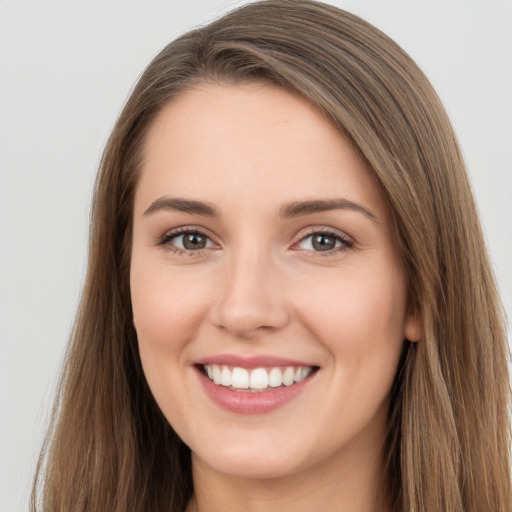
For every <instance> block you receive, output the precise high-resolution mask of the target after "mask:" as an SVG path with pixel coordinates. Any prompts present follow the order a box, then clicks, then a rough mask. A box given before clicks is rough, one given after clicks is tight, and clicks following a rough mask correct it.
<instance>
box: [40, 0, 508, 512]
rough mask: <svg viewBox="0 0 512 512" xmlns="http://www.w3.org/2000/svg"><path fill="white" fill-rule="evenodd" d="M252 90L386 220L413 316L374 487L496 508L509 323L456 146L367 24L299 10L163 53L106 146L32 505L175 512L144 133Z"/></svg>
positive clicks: (396, 497) (203, 31)
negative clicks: (140, 335) (322, 142)
mask: <svg viewBox="0 0 512 512" xmlns="http://www.w3.org/2000/svg"><path fill="white" fill-rule="evenodd" d="M253 80H257V81H264V82H267V83H272V84H275V85H277V86H279V87H283V88H285V89H287V90H289V91H292V92H293V93H295V94H299V95H301V96H302V97H304V98H306V99H307V100H309V101H310V102H311V103H313V104H314V105H316V106H317V107H318V108H319V109H320V110H321V111H322V112H323V113H324V114H325V116H326V117H327V118H328V119H330V120H331V121H332V122H333V123H334V124H335V125H336V126H337V127H338V128H339V130H340V132H341V133H342V134H343V135H344V136H345V137H347V139H348V140H349V141H350V142H351V143H352V145H353V147H354V148H355V150H356V151H357V152H358V153H359V154H360V156H361V158H362V159H363V160H364V161H365V163H366V165H367V167H368V170H369V172H371V173H372V174H373V176H374V177H375V179H376V180H377V182H378V183H379V185H380V187H381V189H382V193H383V195H384V197H385V198H386V200H387V202H388V204H389V207H390V210H391V212H392V217H393V221H394V224H395V229H396V233H397V237H398V240H399V243H400V248H401V253H402V257H403V259H404V262H405V265H406V268H407V273H408V280H409V295H410V303H411V307H412V308H414V310H415V311H416V314H417V315H418V316H419V317H420V318H421V320H422V325H423V336H422V339H421V340H420V341H419V342H418V343H414V344H410V343H408V342H406V345H405V346H404V353H403V357H402V360H401V363H400V366H399V369H398V372H397V377H396V379H395V383H394V386H393V389H392V406H391V410H390V412H389V434H388V439H387V444H386V454H385V455H386V478H387V482H388V487H389V495H390V506H391V507H392V508H393V510H394V511H402V512H406V511H413V512H437V511H463V512H482V511H491V510H492V511H493V512H508V511H509V510H510V504H511V503H512V492H511V485H510V468H509V442H510V437H509V421H508V405H509V381H508V372H507V356H508V353H507V341H506V334H505V327H504V325H505V324H504V316H503V312H502V308H501V305H500V302H499V298H498V295H497V292H496V286H495V283H494V280H493V276H492V273H491V270H490V266H489V262H488V257H487V253H486V248H485V245H484V241H483V237H482V233H481V229H480V225H479V221H478V218H477V213H476V208H475V204H474V200H473V197H472V194H471V190H470V186H469V183H468V178H467V175H466V171H465V166H464V162H463V159H462V157H461V154H460V151H459V148H458V144H457V140H456V137H455V135H454V133H453V130H452V128H451V125H450V122H449V120H448V118H447V116H446V113H445V111H444V109H443V107H442V105H441V103H440V101H439V99H438V97H437V95H436V94H435V92H434V91H433V89H432V87H431V86H430V84H429V82H428V80H427V79H426V78H425V76H424V75H423V73H422V72H421V71H420V70H419V68H418V67H417V66H416V64H415V63H414V62H413V61H412V59H411V58H410V57H409V56H408V55H407V54H406V53H405V52H404V51H403V50H402V49H401V48H399V47H398V46H397V45H396V44H395V43H394V42H393V41H392V40H390V39H389V38H388V37H387V36H385V35H384V34H382V33H381V32H380V31H379V30H377V29H376V28H375V27H373V26H371V25H370V24H368V23H366V22H365V21H363V20H361V19H359V18H358V17H356V16H353V15H351V14H349V13H347V12H344V11H341V10H339V9H337V8H334V7H331V6H328V5H324V4H321V3H317V2H313V1H308V0H268V1H263V2H257V3H253V4H249V5H246V6H244V7H241V8H239V9H237V10H235V11H233V12H231V13H229V14H227V15H225V16H224V17H222V18H220V19H219V20H217V21H214V22H213V23H211V24H209V25H207V26H205V27H202V28H200V29H197V30H194V31H191V32H189V33H187V34H185V35H184V36H182V37H180V38H179V39H177V40H176V41H174V42H172V43H171V44H169V45H168V46H167V47H166V48H165V49H164V50H163V51H162V52H161V53H160V54H159V55H158V56H157V57H156V58H155V59H154V60H153V62H151V64H150V65H149V66H148V68H147V69H146V71H145V72H144V73H143V75H142V76H141V78H140V80H139V81H138V83H137V85H136V87H135V89H134V91H133V93H132V95H131V97H130V98H129V100H128V102H127V104H126V106H125V107H124V109H123V111H122V113H121V115H120V117H119V119H118V121H117V124H116V126H115V128H114V130H113V132H112V135H111V137H110V139H109V141H108V144H107V147H106V149H105V152H104V155H103V159H102V162H101V167H100V171H99V175H98V178H97V182H96V187H95V194H94V201H93V208H92V219H91V232H90V248H89V264H88V269H87V277H86V282H85V286H84V290H83V295H82V299H81V304H80V308H79V311H78V314H77V318H76V322H75V326H74V330H73V333H72V337H71V342H70V345H69V349H68V352H67V355H66V360H65V366H64V371H63V373H62V376H61V380H60V385H59V392H58V396H57V399H56V403H55V408H54V412H53V422H52V425H51V427H50V429H49V431H48V435H47V439H46V443H45V448H44V449H43V451H42V454H41V457H40V462H39V466H38V471H37V475H36V479H35V483H34V490H33V495H32V510H33V511H36V510H39V505H38V503H40V504H41V510H45V511H48V512H78V511H84V512H85V511H95V512H97V511H100V510H108V511H113V512H114V511H115V512H128V511H134V512H135V511H137V512H143V511H147V512H159V511H162V512H163V511H175V512H178V511H179V512H181V511H183V510H184V508H185V506H186V503H187V501H188V499H189V498H190V496H191V493H192V490H193V487H192V477H191V468H190V453H189V450H188V448H187V447H186V446H185V445H184V444H183V443H182V442H181V441H180V439H179V438H178V437H177V435H176V434H175V433H174V431H173V430H172V427H171V426H170V425H169V424H168V423H167V421H166V420H165V418H164V417H163V415H162V413H161V412H160V410H159V409H158V406H157V405H156V403H155V401H154V399H153V397H152V395H151V393H150V391H149V388H148V386H147V383H146V381H145V378H144V374H143V371H142V367H141V363H140V359H139V355H138V348H137V339H136V335H135V331H134V328H133V325H132V313H131V303H130V290H129V275H128V274H129V265H130V245H131V226H132V215H133V212H132V210H133V196H134V190H135V187H136V183H137V175H138V172H139V170H140V164H141V158H142V151H143V146H144V140H145V136H146V134H147V133H148V130H149V129H150V127H151V126H152V122H153V120H154V119H155V116H156V115H157V114H158V112H159V111H160V110H161V109H162V107H163V106H164V105H166V104H167V103H168V102H169V101H172V99H173V98H174V97H175V96H176V95H177V94H179V93H180V92H182V91H184V90H186V89H188V88H191V87H194V86H195V85H196V84H199V83H204V82H230V83H237V82H244V81H253Z"/></svg>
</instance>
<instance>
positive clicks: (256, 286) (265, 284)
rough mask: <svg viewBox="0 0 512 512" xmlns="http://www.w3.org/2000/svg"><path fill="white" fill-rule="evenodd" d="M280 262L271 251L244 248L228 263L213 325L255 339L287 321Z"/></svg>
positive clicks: (234, 253) (238, 250) (235, 251)
mask: <svg viewBox="0 0 512 512" xmlns="http://www.w3.org/2000/svg"><path fill="white" fill-rule="evenodd" d="M276 267H277V262H276V261H275V259H274V258H273V257H272V254H271V252H270V251H269V250H267V249H264V248H262V247H254V246H253V245H252V244H251V245H250V246H248V245H243V246H241V247H239V248H238V249H234V250H233V251H232V252H231V254H230V255H229V257H228V258H227V261H226V269H225V273H224V276H225V277H224V280H223V283H222V286H221V288H220V289H219V294H218V297H217V303H216V307H215V315H214V322H215V323H216V324H217V325H218V326H219V327H222V328H224V329H226V330H228V331H229V332H231V333H232V334H234V335H236V336H241V337H252V336H255V335H256V334H257V333H263V332H268V331H270V330H274V329H278V328H280V327H283V326H284V325H285V324H286V323H287V321H288V312H287V308H286V303H285V300H284V294H283V291H284V290H282V289H281V288H280V279H279V271H278V268H276Z"/></svg>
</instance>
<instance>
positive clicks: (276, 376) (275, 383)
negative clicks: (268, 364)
mask: <svg viewBox="0 0 512 512" xmlns="http://www.w3.org/2000/svg"><path fill="white" fill-rule="evenodd" d="M268 384H269V386H270V387H271V388H278V387H279V386H281V385H282V384H283V374H282V372H281V370H280V369H279V368H272V370H270V373H269V374H268Z"/></svg>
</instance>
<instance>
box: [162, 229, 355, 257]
mask: <svg viewBox="0 0 512 512" xmlns="http://www.w3.org/2000/svg"><path fill="white" fill-rule="evenodd" d="M183 235H198V236H202V237H205V238H206V239H208V240H210V241H211V239H210V237H209V236H208V235H206V234H205V233H204V232H202V231H201V230H199V229H196V228H190V227H183V228H177V229H176V230H174V231H171V232H169V233H166V234H164V235H163V236H162V237H160V238H159V239H158V240H157V242H156V245H157V246H161V247H164V248H165V249H166V250H167V251H169V252H171V253H172V254H177V255H179V256H181V255H188V256H196V255H199V254H201V253H202V251H203V250H204V249H206V248H202V249H181V248H179V247H176V246H174V245H172V243H171V241H172V240H173V239H175V238H178V237H179V236H183ZM314 235H320V236H325V237H329V238H333V239H334V241H335V242H340V246H339V247H335V248H333V249H329V250H327V251H310V250H308V249H302V250H305V251H306V252H312V253H314V254H315V255H316V256H321V257H325V256H332V255H333V254H337V253H339V252H342V251H345V250H347V249H350V248H351V247H353V245H354V242H353V241H351V240H349V239H348V238H346V237H345V236H343V235H342V234H340V233H338V232H336V231H331V230H328V229H312V230H311V231H310V232H309V233H307V234H306V235H304V236H303V237H302V238H301V239H300V240H299V241H298V242H296V243H295V244H294V246H296V245H299V244H300V243H302V242H304V241H305V240H307V239H308V238H309V237H312V236H314ZM295 250H301V249H295Z"/></svg>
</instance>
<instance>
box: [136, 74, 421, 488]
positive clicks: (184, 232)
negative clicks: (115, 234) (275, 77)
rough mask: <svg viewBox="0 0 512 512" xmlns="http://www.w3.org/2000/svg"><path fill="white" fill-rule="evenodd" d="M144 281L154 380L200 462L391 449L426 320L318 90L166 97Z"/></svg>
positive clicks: (148, 362) (352, 457)
mask: <svg viewBox="0 0 512 512" xmlns="http://www.w3.org/2000/svg"><path fill="white" fill-rule="evenodd" d="M131 294H132V302H133V318H134V325H135V328H136V331H137V335H138V340H139V348H140V355H141V359H142V364H143V367H144V372H145V375H146V377H147V381H148V383H149V386H150V388H151V390H152V392H153V394H154V396H155V399H156V401H157V402H158V404H159V406H160V408H161V410H162V411H163V413H164V415H165V416H166V418H167V419H168V420H169V422H170V423H171V424H172V426H173V427H174V429H175V430H176V432H177V433H178V435H179V436H180V437H181V438H182V439H183V441H184V442H185V443H186V444H187V445H188V446H189V447H190V448H191V450H192V453H193V460H194V463H195V464H197V465H201V466H202V467H203V468H207V469H208V470H211V471H217V472H220V473H223V474H227V475H237V476H246V477H257V478H272V477H279V476H285V475H291V474H297V473H300V472H303V471H308V470H312V468H314V467H320V466H321V467H325V465H326V464H327V465H331V466H332V467H333V468H341V467H342V466H343V467H345V468H349V469H354V470H355V468H357V467H358V466H361V465H362V464H365V465H370V466H371V465H372V464H373V463H374V462H375V461H376V460H378V459H379V451H380V448H381V445H382V442H383V439H384V435H385V428H386V417H387V409H388V399H389V393H390V388H391V385H392V381H393V378H394V376H395V373H396V369H397V364H398V360H399V356H400V353H401V349H402V345H403V340H404V338H409V339H411V340H414V339H416V338H417V335H418V326H417V324H416V320H415V319H414V317H413V316H412V315H409V314H408V310H407V303H406V296H407V283H406V276H405V272H404V268H403V266H402V263H401V260H400V257H399V252H398V249H397V244H396V241H395V239H394V237H393V233H392V228H391V221H390V214H389V211H388V209H387V207H386V204H385V201H384V200H383V198H382V196H381V194H380V192H379V189H378V187H377V186H376V184H375V183H374V181H373V179H372V178H371V176H370V174H369V173H368V171H367V170H366V169H365V166H364V165H363V164H362V162H361V161H360V160H359V158H358V157H357V155H356V153H355V152H354V151H353V150H352V148H351V147H350V144H349V143H348V142H347V141H346V140H345V139H344V138H343V137H342V136H341V135H340V133H339V132H338V131H337V130H336V129H335V128H334V127H333V126H332V125H331V124H330V123H329V122H328V121H327V120H326V118H325V117H324V116H323V115H322V114H321V113H320V112H319V111H318V110H317V109H316V108H315V107H313V106H312V105H310V104H309V103H308V102H306V101H305V100H303V99H300V98H298V97H296V96H294V95H292V94H290V93H288V92H286V91H283V90H281V89H278V88H275V87H272V86H266V85H261V84H247V85H236V86H235V85H211V84H210V85H204V86H203V87H200V88H196V89H193V90H190V91H188V92H185V93H184V94H182V95H181V96H179V97H178V98H177V99H175V100H174V101H173V102H172V103H171V104H169V105H168V106H167V107H166V108H164V110H163V111H162V112H161V113H160V115H159V117H158V118H157V120H156V122H155V124H154V125H153V127H152V129H151V131H150V133H149V136H148V139H147V143H146V147H145V158H144V161H143V165H142V171H141V176H140V181H139V183H138V186H137V190H136V195H135V210H134V227H133V249H132V261H131ZM319 465H320V466H319Z"/></svg>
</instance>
